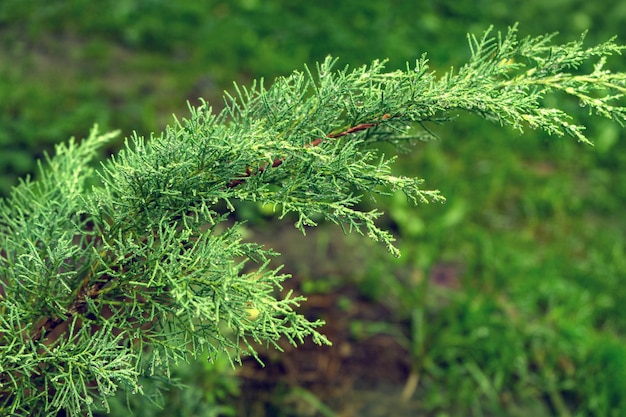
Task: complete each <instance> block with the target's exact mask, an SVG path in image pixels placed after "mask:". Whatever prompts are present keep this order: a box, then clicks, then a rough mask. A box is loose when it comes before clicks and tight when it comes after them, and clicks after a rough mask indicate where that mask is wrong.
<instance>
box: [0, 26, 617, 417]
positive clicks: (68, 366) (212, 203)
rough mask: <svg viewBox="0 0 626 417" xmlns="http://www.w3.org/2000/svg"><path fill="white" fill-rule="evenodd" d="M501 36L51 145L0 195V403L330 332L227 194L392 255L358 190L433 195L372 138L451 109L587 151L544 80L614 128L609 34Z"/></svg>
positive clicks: (77, 405)
mask: <svg viewBox="0 0 626 417" xmlns="http://www.w3.org/2000/svg"><path fill="white" fill-rule="evenodd" d="M516 32H517V29H516V28H515V27H513V28H511V29H510V30H509V31H508V32H507V33H506V34H504V35H502V34H497V35H495V36H494V35H492V33H491V31H487V32H486V33H485V34H484V35H483V36H482V37H480V38H477V37H474V36H470V37H469V43H470V51H471V56H470V58H469V61H468V63H467V64H466V65H464V66H462V67H461V68H460V69H458V70H454V69H452V70H450V71H449V72H447V73H445V74H443V75H442V76H438V75H437V74H436V73H435V72H434V71H431V70H430V69H429V68H428V60H427V59H426V56H425V55H424V56H422V57H421V58H420V59H418V60H417V61H416V63H415V64H414V65H413V66H407V68H406V70H403V71H391V72H385V68H384V65H385V61H375V62H373V63H372V64H371V65H369V66H363V67H360V68H355V69H350V68H348V67H345V68H343V69H336V67H337V62H338V61H337V60H336V59H333V58H328V59H326V60H325V61H324V62H322V63H320V64H319V65H317V66H316V68H315V70H311V69H310V68H306V67H305V69H304V70H303V71H296V72H294V73H293V74H291V75H290V76H287V77H280V78H278V79H276V80H275V82H274V83H273V84H272V85H271V86H269V87H266V86H265V84H264V82H263V81H262V80H261V81H260V82H258V83H254V84H253V85H252V86H251V87H249V88H246V87H243V86H237V85H236V86H235V88H234V93H233V94H232V95H228V94H227V95H226V98H225V100H226V107H225V109H224V110H223V111H221V112H219V113H217V114H216V113H214V112H213V111H212V108H211V107H210V106H209V104H208V103H206V102H203V103H202V104H201V105H200V106H199V107H197V108H191V109H190V110H191V114H190V116H189V118H187V119H182V120H176V121H175V123H174V124H173V125H171V126H169V127H168V128H167V129H166V130H165V131H164V132H163V133H162V134H160V135H152V137H151V138H150V139H149V140H146V139H144V138H142V137H139V136H137V135H134V136H133V137H131V138H130V139H129V140H128V141H127V143H126V146H125V147H124V149H123V150H122V151H120V152H119V153H118V154H117V155H116V156H114V157H112V158H111V159H110V160H108V161H106V162H105V163H103V164H102V167H101V168H100V169H99V170H97V171H94V170H93V169H91V168H90V165H89V163H90V160H91V159H93V158H94V157H95V155H96V151H97V149H98V148H99V147H101V146H102V145H103V144H104V143H106V142H107V141H109V140H110V139H111V138H112V137H113V136H114V135H113V134H106V135H101V134H99V133H98V132H97V130H96V129H94V130H93V131H92V132H91V135H90V136H89V137H88V138H87V139H86V140H84V141H83V142H82V143H81V144H76V143H75V142H74V141H70V142H69V143H68V144H67V145H59V146H58V147H57V149H56V156H55V157H53V158H48V159H47V161H46V163H45V164H42V166H41V172H40V175H39V178H38V179H37V180H35V181H32V180H29V179H26V180H25V181H23V182H22V183H21V184H20V185H18V186H17V187H15V189H14V190H13V192H12V195H11V197H10V198H9V199H7V200H3V201H1V202H0V313H1V314H0V340H1V343H0V415H2V414H6V415H34V416H53V415H56V413H57V412H58V411H59V410H65V412H66V413H67V415H73V416H77V415H85V414H87V415H90V414H91V413H92V411H93V410H94V409H95V408H97V407H100V403H102V402H103V401H104V405H105V407H106V398H107V397H109V396H111V395H113V393H114V392H115V391H116V390H117V389H118V388H119V387H121V386H122V387H125V388H126V389H128V390H129V391H130V392H133V393H139V392H141V390H142V388H141V384H140V382H141V378H142V377H148V378H155V377H157V376H159V375H166V376H167V375H169V364H170V363H171V362H176V361H179V360H184V359H185V358H186V357H187V356H188V355H189V354H190V353H191V354H195V353H197V352H199V351H209V356H210V357H215V356H216V355H228V356H229V357H230V358H231V360H232V361H233V362H237V361H238V360H239V358H240V357H241V355H245V354H251V355H256V353H255V348H254V346H255V344H256V343H264V344H270V345H274V346H276V347H277V348H278V347H279V345H278V341H279V339H281V338H285V339H286V340H288V341H289V342H291V343H294V344H298V343H302V342H303V340H304V339H305V338H306V337H309V336H310V337H312V339H313V341H314V342H316V343H320V344H323V343H329V341H328V340H327V339H326V338H325V337H324V336H323V335H322V334H320V333H319V332H318V328H319V326H321V325H322V322H321V321H309V320H307V319H306V318H305V317H303V316H302V315H301V314H298V313H297V312H296V308H297V307H298V305H299V303H300V302H302V301H303V298H302V297H300V296H297V295H295V294H292V293H287V294H281V290H282V286H281V285H282V282H283V281H284V280H285V279H287V278H288V276H287V275H285V274H281V273H280V268H278V269H275V268H274V269H273V268H271V267H270V266H269V262H270V260H271V259H272V258H274V257H275V256H276V255H277V254H276V253H275V252H273V251H272V250H271V249H266V248H264V247H261V246H259V245H257V244H254V243H249V242H245V241H244V240H243V239H242V237H241V234H240V233H239V225H238V224H237V223H233V222H232V221H231V220H229V217H228V212H229V211H234V210H235V204H234V202H235V201H237V200H245V201H252V202H260V203H263V204H268V205H271V206H273V207H275V208H276V210H277V212H278V216H279V217H284V216H286V215H287V214H290V213H292V214H295V218H296V220H295V222H296V223H295V225H296V227H297V228H298V229H300V230H302V231H303V232H304V231H305V230H306V228H307V227H312V226H315V225H316V224H317V222H319V221H320V219H323V220H326V221H330V222H333V223H336V224H338V225H340V226H341V227H342V228H343V229H344V230H346V231H355V232H358V233H362V234H367V235H368V236H370V237H371V238H373V239H374V240H377V241H380V242H382V243H383V244H384V245H386V246H387V247H388V248H389V250H390V251H391V252H392V253H393V254H394V255H399V253H398V251H397V249H395V247H394V246H393V236H392V235H391V234H390V233H389V232H388V231H386V230H383V229H381V228H379V227H378V226H377V225H376V219H377V218H378V217H379V216H380V215H381V212H380V211H378V210H371V211H363V210H362V209H361V206H360V205H359V203H360V202H361V201H362V199H363V198H364V196H366V195H376V194H386V193H391V192H394V191H398V190H399V191H402V192H403V193H404V194H405V195H406V196H407V197H408V198H409V199H410V200H411V201H412V202H414V203H428V202H432V201H435V202H437V201H443V197H442V196H441V195H440V194H439V192H438V191H436V190H425V189H423V188H422V185H423V181H422V180H421V179H418V178H411V177H406V176H401V175H396V174H394V173H393V172H392V165H393V162H394V157H393V156H391V157H388V156H387V155H384V154H381V153H380V151H379V150H378V148H377V147H376V146H372V145H374V144H376V143H377V142H390V143H395V144H398V145H401V144H405V143H408V142H411V141H412V140H413V139H416V138H417V139H420V138H428V137H430V136H432V133H431V131H430V129H429V125H430V124H433V123H441V122H445V121H449V120H451V119H453V118H454V117H455V115H456V113H458V112H460V111H467V112H470V113H474V114H477V115H478V116H480V117H483V118H486V119H488V120H492V121H496V122H498V123H500V124H502V125H507V126H512V127H514V128H516V129H519V130H522V129H525V128H532V129H541V130H544V131H546V132H547V133H549V134H554V135H558V136H563V135H571V136H573V137H575V138H577V139H578V140H580V141H582V142H585V143H589V141H588V139H587V138H586V137H585V136H584V134H583V129H584V127H583V126H581V125H577V124H575V123H572V116H571V115H569V114H568V113H567V112H566V111H564V110H562V109H559V108H549V107H546V105H545V102H544V101H543V98H544V96H545V95H546V94H548V93H551V92H560V93H564V94H566V95H570V96H572V97H574V98H575V99H577V100H579V102H580V104H581V105H583V106H586V107H588V108H589V110H590V112H591V113H592V114H595V115H600V116H603V117H607V118H609V119H611V120H614V121H616V122H618V123H619V124H620V125H623V124H624V121H625V120H626V110H625V108H624V107H623V106H622V105H620V100H621V99H622V96H623V94H624V91H625V89H626V73H623V72H618V73H612V72H610V71H609V70H607V69H605V62H606V58H607V57H609V56H610V55H612V54H620V53H621V52H622V50H623V49H624V46H622V45H618V44H616V43H615V40H614V39H611V40H609V41H607V42H605V43H602V44H600V45H597V46H593V47H590V48H585V47H584V46H583V38H581V39H580V40H579V41H576V42H571V43H566V44H563V45H558V44H553V40H554V36H553V35H548V36H542V37H529V38H525V39H522V40H519V39H518V38H517V33H516ZM594 59H595V60H596V62H595V63H592V64H593V69H592V70H591V71H590V72H589V73H584V72H583V71H581V68H583V67H585V65H587V64H588V63H589V61H590V60H594ZM416 128H417V129H418V130H417V133H416ZM88 184H97V185H95V186H89V185H88ZM223 207H226V210H223ZM253 265H254V267H253Z"/></svg>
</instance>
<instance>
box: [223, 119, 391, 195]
mask: <svg viewBox="0 0 626 417" xmlns="http://www.w3.org/2000/svg"><path fill="white" fill-rule="evenodd" d="M391 117H392V116H391V115H390V114H384V115H383V116H382V117H381V120H380V121H378V122H371V123H361V124H358V125H356V126H352V127H350V128H348V129H346V130H343V131H341V132H336V133H329V134H328V135H326V137H325V138H317V139H315V140H314V141H312V142H311V143H309V144H307V145H305V147H306V148H312V147H314V146H318V145H319V144H321V143H322V142H323V141H324V140H326V139H336V138H340V137H342V136H346V135H349V134H352V133H356V132H360V131H362V130H367V129H371V128H373V127H376V126H378V125H379V124H381V123H382V122H383V121H385V120H388V119H390V118H391ZM283 162H285V158H284V157H283V158H276V159H274V161H272V164H271V165H270V167H271V168H276V167H279V166H280V165H282V163H283ZM266 169H267V165H263V166H260V167H258V168H257V169H256V170H255V169H254V168H252V167H248V168H246V172H245V173H243V174H242V175H241V176H240V177H239V178H236V179H233V180H231V181H230V182H229V183H228V184H226V187H228V188H235V187H236V186H238V185H241V184H243V183H244V182H245V181H246V178H249V177H251V176H253V175H258V174H260V173H262V172H263V171H265V170H266Z"/></svg>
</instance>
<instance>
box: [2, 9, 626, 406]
mask: <svg viewBox="0 0 626 417" xmlns="http://www.w3.org/2000/svg"><path fill="white" fill-rule="evenodd" d="M379 3H380V2H379ZM379 3H377V2H369V3H368V2H365V3H363V2H356V1H348V2H342V3H341V4H340V5H336V4H335V3H332V2H325V1H321V2H315V4H312V5H294V4H292V3H289V2H281V1H276V2H258V1H254V0H245V1H244V0H240V1H235V2H218V1H200V2H195V1H181V2H176V3H171V2H163V1H157V0H154V1H151V2H148V1H143V2H131V1H119V2H115V3H113V2H110V3H107V2H103V3H102V2H101V3H94V2H88V1H83V0H77V1H76V2H73V3H72V4H71V6H70V3H67V4H61V3H59V4H55V5H52V4H49V2H45V1H38V0H31V1H26V2H24V1H11V0H7V1H4V2H2V5H0V35H1V36H0V46H1V48H0V147H1V148H0V149H1V152H0V167H2V169H1V170H2V175H3V181H2V182H1V183H0V193H6V192H7V190H8V189H9V187H10V185H11V184H14V183H15V181H16V178H17V177H20V176H23V175H25V174H27V173H29V172H33V170H34V162H33V161H34V159H33V155H35V156H41V154H42V150H44V149H50V147H51V145H52V144H53V143H56V142H58V141H61V140H65V139H66V138H67V137H69V136H71V135H75V136H81V135H84V133H85V132H86V131H87V130H88V129H89V127H90V126H91V124H92V123H93V122H98V123H100V125H101V126H102V127H103V129H105V130H106V129H116V128H121V129H123V131H124V133H125V134H130V132H131V131H132V130H137V131H139V132H141V133H144V134H147V133H149V132H150V131H158V130H160V129H162V128H163V126H164V125H165V124H166V123H167V122H169V120H170V116H169V115H170V114H171V113H177V114H178V115H184V114H185V112H186V110H185V100H191V101H192V102H193V101H194V100H196V99H197V97H198V96H204V97H209V98H210V99H213V100H217V99H218V97H219V96H220V94H221V93H220V92H221V90H222V89H224V88H229V83H230V81H231V80H233V79H237V80H240V81H244V82H245V80H249V79H251V78H256V77H258V76H266V77H269V78H271V77H273V76H275V75H277V74H281V73H286V72H289V71H291V70H292V69H295V68H301V66H302V64H303V63H304V62H309V63H310V62H313V61H315V60H320V59H322V58H323V57H324V56H325V55H326V54H328V53H331V54H333V55H337V56H340V57H341V58H342V61H343V62H346V63H350V64H352V65H359V64H362V63H366V62H369V61H371V60H372V59H375V58H383V57H390V58H391V62H392V64H391V65H395V66H398V67H400V66H402V65H403V63H404V61H406V60H413V59H414V58H415V57H417V56H419V54H421V53H422V52H423V51H428V52H429V56H430V58H431V62H432V63H433V64H434V65H435V66H439V67H440V68H443V69H447V66H448V65H451V64H455V65H458V64H459V63H462V62H463V61H464V59H465V58H466V57H467V51H466V46H465V43H464V36H465V32H467V31H475V32H480V31H482V30H483V29H484V28H485V27H487V26H488V25H490V24H495V25H497V26H498V27H502V28H504V26H506V25H508V24H512V23H513V22H514V21H520V29H521V31H522V32H526V33H528V34H541V33H544V32H552V31H555V30H560V31H561V32H562V35H561V37H560V38H559V39H574V38H577V36H578V35H579V33H580V32H581V31H583V30H585V29H590V33H589V42H590V43H592V42H595V41H601V40H605V39H606V38H608V37H610V36H611V35H613V34H621V35H624V33H623V29H622V25H621V22H622V21H623V18H624V17H626V6H624V4H622V3H620V2H615V4H613V5H610V6H607V5H599V3H598V4H596V3H593V2H580V1H575V0H562V1H559V2H545V1H528V2H521V3H520V4H518V5H511V4H510V3H509V2H506V1H487V0H483V1H478V2H454V1H448V2H437V4H429V5H422V6H421V8H419V9H418V8H416V7H415V4H414V3H413V2H407V1H394V2H391V5H388V4H386V3H380V4H379ZM102 8H108V9H107V10H110V11H111V13H102V10H103V9H102ZM564 22H565V23H564ZM621 70H623V68H621ZM218 105H219V102H218ZM580 117H581V118H585V117H586V115H585V114H584V113H581V114H580ZM436 129H437V133H438V135H439V136H440V137H441V138H442V140H441V141H436V142H429V143H420V144H418V146H417V147H416V148H415V150H414V151H413V152H412V153H411V154H410V155H406V156H404V157H402V158H401V159H400V160H399V165H398V171H399V172H402V173H405V174H415V175H418V176H421V177H424V178H426V179H427V186H429V187H433V188H439V189H441V191H442V192H443V193H444V195H446V197H447V198H448V201H447V203H446V204H445V205H430V206H420V207H417V208H415V207H411V206H410V205H409V204H408V203H407V202H406V201H405V200H404V199H403V198H402V197H401V196H392V197H390V198H388V199H386V200H382V201H379V203H381V204H383V206H384V207H385V211H386V212H387V217H386V218H385V219H384V220H383V221H385V222H387V224H388V225H389V226H390V227H391V228H392V229H394V230H395V231H396V232H397V235H398V239H399V241H398V243H399V246H400V249H401V250H402V253H403V256H402V257H401V258H400V259H391V258H389V257H388V255H387V254H386V253H384V251H383V250H382V249H381V248H379V247H377V246H375V245H373V244H370V243H369V242H367V241H365V239H362V238H358V237H356V236H348V237H347V238H345V239H344V238H343V237H342V236H338V234H337V230H335V229H332V228H330V229H329V228H327V227H326V226H323V227H322V228H320V230H319V231H318V232H317V233H312V236H309V238H307V239H303V238H301V237H294V236H293V235H292V234H291V232H288V231H287V230H290V229H287V228H284V227H283V226H282V225H277V224H276V223H274V220H270V219H271V216H268V214H267V213H265V212H264V211H263V208H259V207H256V206H246V207H245V209H246V210H247V212H246V213H248V214H247V215H246V217H247V218H248V219H250V220H251V221H250V223H251V225H252V226H251V236H250V238H251V239H259V238H261V239H265V238H268V235H270V236H273V237H272V239H271V240H270V239H269V238H268V241H271V242H272V244H274V245H275V247H277V249H279V250H281V251H282V252H283V253H284V257H283V258H282V259H281V261H284V262H285V263H286V264H287V265H291V266H292V270H291V272H292V273H293V274H294V281H293V285H294V286H296V287H297V288H298V289H299V290H300V291H303V292H305V293H306V294H307V295H309V297H310V299H311V303H310V304H309V307H307V306H303V308H310V311H311V314H315V315H321V316H325V317H327V318H328V319H329V320H328V321H329V325H328V331H329V332H330V333H332V334H329V335H330V336H331V339H333V336H334V340H335V342H336V345H335V347H333V348H331V349H332V350H329V351H325V352H324V353H323V354H317V355H322V356H328V357H331V358H334V360H336V362H333V363H335V364H336V365H337V366H339V367H340V369H353V370H354V371H355V373H354V374H353V375H359V376H361V377H360V380H362V381H364V380H366V378H365V377H364V376H363V375H361V374H359V373H358V372H361V371H358V368H356V366H355V364H359V363H360V364H361V365H362V366H364V367H365V369H366V370H368V367H370V368H371V369H369V370H371V371H374V370H381V373H380V374H376V375H375V376H376V378H372V381H370V383H371V386H368V387H367V388H368V389H378V392H381V393H384V396H385V397H386V398H388V399H391V401H396V403H397V404H400V402H401V401H402V400H401V396H402V394H403V392H404V396H405V397H406V398H409V403H406V404H408V405H406V408H407V409H408V411H407V413H410V412H414V413H415V412H420V413H431V414H432V415H440V416H444V415H476V416H479V415H528V414H532V415H546V416H547V415H561V416H569V415H572V416H575V415H581V416H582V415H597V416H606V415H614V416H620V415H624V411H623V410H626V404H625V402H626V400H624V396H623V392H624V391H625V390H626V386H625V384H626V383H625V382H624V381H626V344H625V343H624V341H625V334H626V333H625V332H626V317H625V315H626V313H624V309H623V308H622V306H623V305H624V302H625V301H626V289H625V288H626V287H624V286H623V285H622V279H623V278H624V277H625V276H626V260H625V259H626V258H625V256H624V255H625V249H626V241H625V240H626V233H625V232H626V220H625V219H624V216H623V215H622V211H623V207H624V206H625V202H626V178H624V169H623V167H624V164H625V163H626V160H625V159H626V156H625V155H626V152H625V151H626V149H624V147H625V146H626V144H625V142H624V141H623V140H620V139H623V137H624V132H623V130H619V129H617V127H616V126H613V125H610V124H606V123H604V122H598V123H596V122H594V124H592V125H591V126H590V131H589V132H588V133H589V135H588V136H589V137H590V138H592V140H594V142H595V147H593V148H591V147H587V146H584V145H580V144H576V143H573V142H571V141H567V140H561V139H555V138H545V137H543V136H538V135H536V134H534V133H533V132H527V134H525V135H524V136H520V135H519V134H518V133H515V132H510V131H507V130H503V129H501V128H499V127H497V126H491V125H489V124H487V123H485V122H479V121H476V120H473V119H470V118H467V117H464V116H462V115H461V117H460V118H459V120H458V121H457V122H455V123H454V124H452V125H449V126H442V127H436ZM264 225H265V226H264ZM264 227H266V228H268V229H269V232H268V231H264V229H263V228H264ZM276 228H278V229H280V230H281V231H282V233H281V234H279V235H278V236H276V235H277V234H276V233H275V230H274V229H276ZM338 242H343V243H338ZM331 319H332V320H331ZM381 341H384V343H386V344H385V345H384V346H387V348H389V349H388V350H389V351H390V352H393V353H394V355H397V356H399V357H400V359H398V362H393V363H401V364H404V365H405V368H406V369H405V374H402V375H400V376H397V377H393V378H392V377H391V376H390V375H385V374H384V373H383V372H382V370H384V369H391V368H390V367H389V362H385V361H384V360H383V359H385V360H386V358H387V357H385V356H384V354H383V353H381V352H380V351H379V350H377V349H378V348H379V347H380V346H383V345H380V343H383V342H381ZM377 343H379V344H378V345H377ZM349 348H351V349H353V350H352V351H350V350H346V349H349ZM342 349H343V350H342ZM341 352H344V353H345V352H348V354H346V355H344V353H341ZM350 352H351V353H350ZM372 352H373V353H372ZM367 354H369V355H370V356H367ZM267 355H268V358H269V359H271V361H270V362H268V363H269V364H270V365H269V366H268V367H267V368H265V369H263V370H258V369H255V368H254V365H252V364H246V367H245V368H244V369H243V370H241V371H240V372H241V373H240V375H239V377H238V379H235V377H234V375H233V372H232V371H231V370H229V368H228V367H224V366H220V365H219V364H218V365H215V366H210V365H206V366H202V367H200V366H194V367H193V368H187V367H182V368H181V369H180V370H179V372H180V378H181V380H182V381H183V382H188V383H189V384H191V387H188V388H185V389H183V390H180V391H178V390H173V391H170V392H167V393H166V404H169V406H168V407H169V408H168V407H166V409H165V410H163V411H161V412H159V411H157V409H155V408H150V407H148V406H146V405H138V406H137V410H142V412H143V413H144V414H141V415H160V414H162V415H168V414H167V413H171V412H172V410H176V411H177V412H179V413H181V414H180V415H183V414H185V413H186V414H187V415H193V413H196V414H198V413H201V412H202V413H205V414H207V415H211V411H210V410H211V409H212V410H213V415H228V412H229V410H230V413H231V414H233V415H234V413H235V410H236V409H237V407H238V406H239V408H238V409H237V412H238V414H239V415H244V413H245V412H246V411H247V412H249V413H252V411H251V410H253V411H254V413H255V415H257V416H259V415H263V414H262V413H263V412H266V413H268V414H267V415H270V412H269V411H268V410H271V411H272V412H273V413H274V414H275V415H279V414H280V415H316V413H317V414H318V415H332V413H340V412H341V410H343V411H344V412H345V413H346V414H345V415H348V414H347V413H348V411H346V410H349V408H350V406H352V408H353V409H354V408H358V406H359V401H360V399H359V398H360V397H359V392H358V391H356V388H355V390H353V391H349V390H348V391H342V388H341V387H339V385H337V384H336V385H333V379H332V378H331V379H329V380H324V379H323V378H321V379H320V381H322V382H324V383H326V384H330V386H332V387H334V388H333V389H334V390H335V393H333V392H330V393H329V392H328V391H326V392H324V391H323V390H321V389H318V388H319V386H317V385H315V383H313V382H310V381H309V382H306V381H304V382H303V381H298V380H295V381H292V382H293V383H292V384H291V385H290V384H288V383H287V381H288V378H286V375H291V374H289V373H282V374H281V373H280V372H278V373H277V371H276V370H277V369H280V368H281V367H284V366H286V365H287V364H294V363H295V364H298V363H301V362H302V361H304V360H306V359H307V358H311V357H313V358H319V357H320V356H309V352H308V351H307V350H306V349H301V350H297V351H294V352H286V353H285V354H283V355H277V354H272V353H267ZM311 355H315V354H313V353H311ZM342 355H344V356H342ZM360 355H361V356H360ZM372 355H374V356H372ZM376 355H379V356H380V357H378V356H376ZM357 359H358V360H357ZM378 359H380V361H379V362H377V360H378ZM315 363H317V362H315ZM376 364H378V365H376ZM342 366H343V368H341V367H342ZM377 366H378V367H377ZM251 369H252V370H253V371H254V372H253V371H251ZM325 372H326V373H325ZM328 372H330V371H328V370H326V371H324V372H322V371H320V372H319V374H320V376H321V377H324V375H331V376H332V375H334V377H333V378H334V383H336V382H338V381H339V380H342V381H348V382H350V381H354V380H355V379H357V380H358V379H359V378H357V377H356V376H353V377H350V375H344V374H343V373H341V372H340V373H338V374H328ZM249 375H253V376H255V377H256V378H258V377H259V375H267V376H268V378H267V379H266V380H264V382H263V384H261V383H257V384H256V385H255V384H251V383H250V379H249V378H248V376H249ZM247 378H248V379H247ZM377 378H378V379H377ZM189 381H191V382H189ZM280 381H282V383H279V382H280ZM368 381H369V380H368ZM376 381H378V382H380V384H379V385H376ZM257 382H258V380H257ZM407 382H408V384H407ZM383 383H388V384H391V387H392V388H389V386H383V385H384V384H383ZM264 384H265V385H264ZM307 384H308V385H307ZM240 386H241V389H239V388H237V387H240ZM372 387H373V388H372ZM253 388H254V390H256V391H253V392H250V390H252V389H253ZM270 388H272V389H274V390H273V391H272V390H271V389H270ZM357 388H358V387H357ZM344 389H345V388H344ZM331 391H332V390H331ZM339 393H342V394H346V395H345V396H344V398H349V399H350V402H351V404H346V402H345V401H344V402H340V401H339V400H338V397H340V396H341V395H338V394H339ZM355 393H356V394H355ZM370 393H371V391H370ZM361 397H362V396H361ZM238 398H239V399H241V398H243V399H245V401H241V400H238ZM255 398H256V399H257V400H254V399H255ZM259 398H262V399H263V400H262V401H260V400H258V399H259ZM294 398H296V400H294ZM297 398H301V399H302V398H304V400H302V401H298V400H297ZM181 401H182V402H181ZM255 401H256V402H255ZM123 402H124V401H123V400H122V403H123ZM302 402H305V403H307V404H308V406H306V407H304V408H298V407H293V404H294V403H302ZM327 403H328V404H332V405H333V407H331V408H329V405H327ZM181 404H183V405H185V406H190V404H193V405H196V404H198V407H201V406H202V407H204V408H203V409H202V410H203V411H199V410H200V409H199V408H196V409H193V407H188V408H189V409H187V408H185V407H183V406H181ZM202 404H204V405H202ZM215 404H220V407H222V408H221V409H219V410H218V409H216V408H213V406H214V405H215ZM242 404H245V405H246V406H245V407H243V408H242ZM411 407H413V408H411ZM114 410H116V411H117V412H119V413H121V414H123V411H121V410H122V408H115V409H114ZM159 413H160V414H159ZM281 413H282V414H281ZM121 414H120V415H121Z"/></svg>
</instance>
